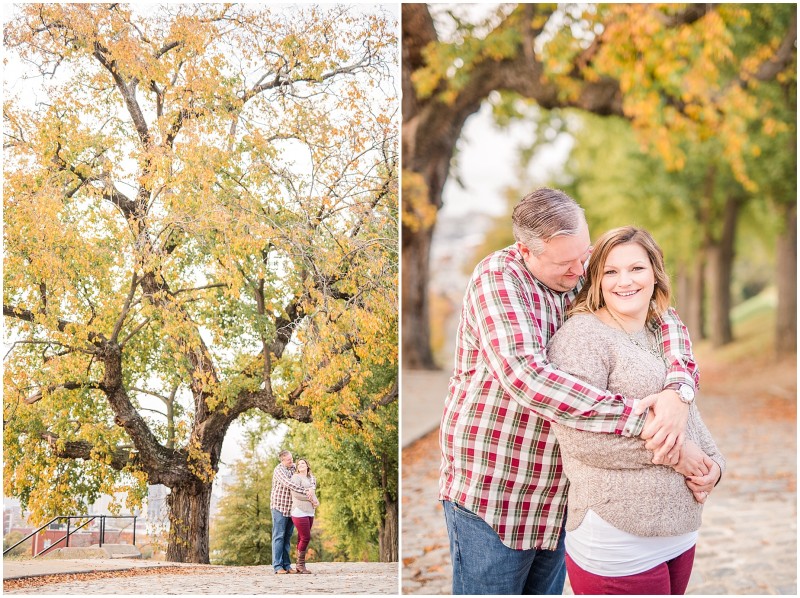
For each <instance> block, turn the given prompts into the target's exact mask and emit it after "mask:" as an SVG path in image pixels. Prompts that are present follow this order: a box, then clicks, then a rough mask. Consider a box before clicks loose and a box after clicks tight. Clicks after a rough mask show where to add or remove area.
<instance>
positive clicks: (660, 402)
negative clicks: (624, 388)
mask: <svg viewBox="0 0 800 598" xmlns="http://www.w3.org/2000/svg"><path fill="white" fill-rule="evenodd" d="M648 407H652V410H651V411H652V414H653V417H649V416H648V418H647V421H646V423H645V426H644V428H643V429H642V433H641V437H642V438H643V439H645V440H647V443H646V444H645V448H647V449H648V450H651V451H653V452H654V455H653V463H655V464H656V465H675V464H676V463H678V458H679V457H680V450H681V446H683V441H684V439H685V437H686V422H687V420H688V419H689V405H687V404H686V403H684V402H683V401H681V399H680V397H679V396H678V393H677V392H675V391H674V390H662V391H661V392H660V393H658V394H654V395H650V396H647V397H645V398H643V399H642V400H641V401H639V404H638V405H637V406H636V409H635V411H634V413H636V414H637V415H639V414H641V413H644V410H645V409H647V408H648Z"/></svg>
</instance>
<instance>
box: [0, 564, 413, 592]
mask: <svg viewBox="0 0 800 598" xmlns="http://www.w3.org/2000/svg"><path fill="white" fill-rule="evenodd" d="M308 567H309V569H310V570H311V571H312V572H313V573H314V574H313V575H275V574H274V573H273V572H272V567H270V566H258V567H223V566H214V565H190V564H177V563H164V562H153V561H142V560H133V559H131V560H128V559H113V560H110V559H109V560H105V559H104V560H47V561H44V560H41V561H39V560H37V561H4V562H3V593H4V594H37V595H41V594H57V595H88V594H105V595H114V594H143V595H164V594H216V595H226V594H251V595H252V594H285V595H289V596H292V595H298V594H299V595H303V594H370V595H396V594H397V593H398V586H399V584H398V565H397V563H309V565H308ZM45 574H47V575H51V576H50V577H41V576H42V575H45ZM53 574H55V576H52V575H53ZM21 576H33V577H29V578H28V579H23V580H21V581H13V580H11V578H19V577H21ZM45 582H46V583H45Z"/></svg>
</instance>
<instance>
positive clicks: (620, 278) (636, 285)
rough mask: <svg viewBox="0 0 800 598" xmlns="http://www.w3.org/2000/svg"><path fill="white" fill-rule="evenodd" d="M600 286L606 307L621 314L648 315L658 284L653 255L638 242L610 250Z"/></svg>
mask: <svg viewBox="0 0 800 598" xmlns="http://www.w3.org/2000/svg"><path fill="white" fill-rule="evenodd" d="M601 274H602V277H601V280H600V290H601V292H602V293H603V300H604V301H605V304H606V307H607V308H608V309H610V310H611V311H613V312H614V313H615V314H617V315H624V316H628V317H631V318H641V317H646V316H647V309H648V307H649V306H650V299H652V297H653V289H654V288H655V282H656V278H655V273H654V271H653V265H652V264H651V263H650V257H649V256H648V255H647V252H646V251H645V250H644V248H643V247H642V246H641V245H639V244H638V243H623V244H622V245H617V246H616V247H614V248H613V249H612V250H611V251H609V252H608V257H607V258H606V263H605V265H604V266H603V270H602V272H601Z"/></svg>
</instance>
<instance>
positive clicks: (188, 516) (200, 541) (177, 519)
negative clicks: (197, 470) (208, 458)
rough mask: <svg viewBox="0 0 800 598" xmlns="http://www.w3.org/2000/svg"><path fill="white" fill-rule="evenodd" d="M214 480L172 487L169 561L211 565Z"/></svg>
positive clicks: (170, 495) (169, 498) (170, 497)
mask: <svg viewBox="0 0 800 598" xmlns="http://www.w3.org/2000/svg"><path fill="white" fill-rule="evenodd" d="M211 485H212V482H207V483H203V482H201V481H199V480H196V481H194V482H193V483H190V484H187V485H182V486H177V487H174V488H171V490H172V492H171V493H170V494H169V496H168V497H167V504H168V505H169V524H170V525H169V543H168V545H167V560H168V561H172V562H176V563H200V564H208V562H209V560H208V554H209V548H208V526H209V511H210V508H211Z"/></svg>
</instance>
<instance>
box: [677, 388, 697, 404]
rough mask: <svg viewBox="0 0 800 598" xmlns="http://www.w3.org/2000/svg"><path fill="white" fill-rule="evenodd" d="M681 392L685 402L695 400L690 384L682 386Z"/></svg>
mask: <svg viewBox="0 0 800 598" xmlns="http://www.w3.org/2000/svg"><path fill="white" fill-rule="evenodd" d="M680 394H681V400H682V401H683V402H684V403H691V402H692V401H693V400H694V391H693V390H692V389H691V388H690V387H688V386H681V393H680Z"/></svg>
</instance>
